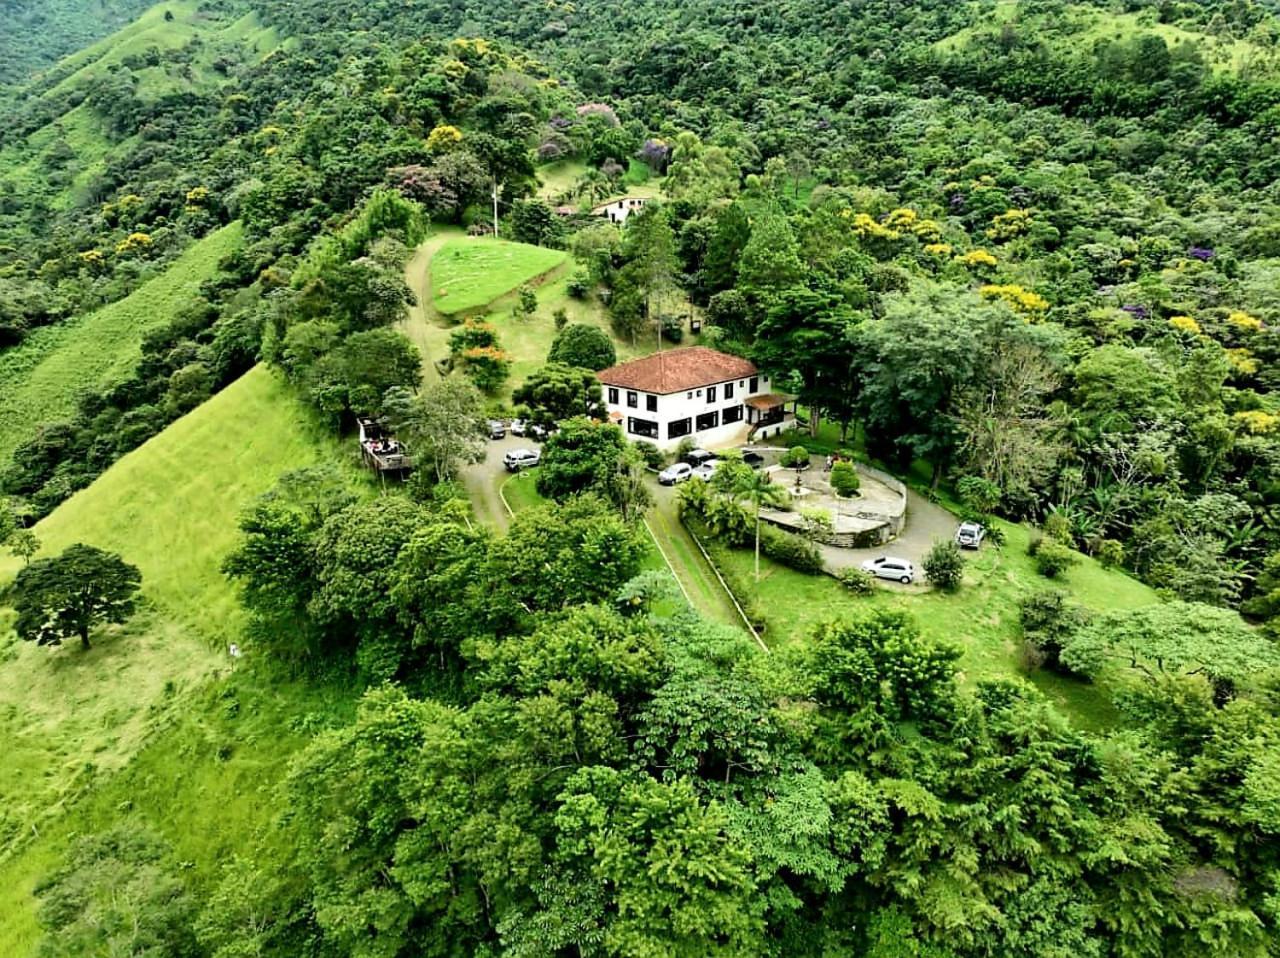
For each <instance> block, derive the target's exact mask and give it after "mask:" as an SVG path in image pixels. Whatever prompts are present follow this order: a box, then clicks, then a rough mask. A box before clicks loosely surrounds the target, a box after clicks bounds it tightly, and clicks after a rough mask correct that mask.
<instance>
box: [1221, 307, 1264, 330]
mask: <svg viewBox="0 0 1280 958" xmlns="http://www.w3.org/2000/svg"><path fill="white" fill-rule="evenodd" d="M1227 322H1228V323H1230V324H1231V325H1232V326H1234V327H1235V328H1236V329H1240V330H1243V331H1245V332H1247V333H1256V332H1258V330H1260V329H1262V320H1260V319H1258V318H1257V317H1256V316H1250V315H1249V314H1248V313H1245V312H1241V311H1240V310H1237V311H1236V312H1234V313H1231V314H1230V315H1228V316H1227Z"/></svg>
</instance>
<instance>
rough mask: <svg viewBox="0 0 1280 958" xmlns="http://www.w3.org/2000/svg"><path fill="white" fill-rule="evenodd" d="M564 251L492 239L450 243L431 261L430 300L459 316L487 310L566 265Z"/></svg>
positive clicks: (456, 240)
mask: <svg viewBox="0 0 1280 958" xmlns="http://www.w3.org/2000/svg"><path fill="white" fill-rule="evenodd" d="M567 257H568V254H567V253H565V252H564V251H563V250H557V249H546V248H545V247H542V246H529V245H528V244H526V243H510V242H507V241H506V240H499V239H492V238H489V237H468V238H463V239H455V240H449V241H448V242H446V243H445V244H444V245H443V246H442V247H441V248H440V250H439V251H438V252H437V253H436V254H435V256H434V257H433V258H432V260H431V299H432V305H433V306H434V307H435V308H436V310H437V311H439V312H440V313H443V314H445V315H449V316H452V315H457V314H459V313H464V312H467V311H470V310H476V309H481V308H483V307H486V306H488V305H489V304H490V303H492V302H493V301H494V300H495V299H498V298H499V297H501V296H504V295H506V294H507V293H509V292H511V291H512V290H514V289H516V288H517V287H519V286H521V285H522V284H524V283H528V282H531V281H533V280H535V279H537V278H538V277H539V276H542V275H543V274H544V273H546V272H549V271H550V270H553V269H555V268H556V267H557V266H560V265H561V264H562V263H564V261H565V259H566V258H567Z"/></svg>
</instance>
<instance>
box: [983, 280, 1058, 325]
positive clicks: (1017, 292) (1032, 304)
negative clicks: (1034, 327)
mask: <svg viewBox="0 0 1280 958" xmlns="http://www.w3.org/2000/svg"><path fill="white" fill-rule="evenodd" d="M978 295H980V296H981V297H982V298H983V299H987V300H999V301H1001V302H1003V303H1007V304H1008V305H1009V308H1010V309H1012V310H1013V311H1014V312H1015V313H1017V314H1018V315H1019V316H1021V317H1022V318H1023V319H1025V320H1027V321H1028V322H1031V321H1033V320H1038V319H1042V318H1043V317H1044V314H1045V313H1047V312H1048V311H1049V301H1048V300H1046V299H1045V298H1044V297H1043V296H1041V295H1039V294H1038V293H1033V292H1032V291H1031V290H1029V289H1023V288H1022V287H1021V286H1017V285H1014V284H1013V283H1006V284H1004V285H999V286H997V285H991V284H988V285H986V286H982V287H980V288H979V289H978Z"/></svg>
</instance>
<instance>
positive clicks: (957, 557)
mask: <svg viewBox="0 0 1280 958" xmlns="http://www.w3.org/2000/svg"><path fill="white" fill-rule="evenodd" d="M921 565H922V566H923V567H924V576H925V578H926V579H928V580H929V583H930V584H931V585H933V586H934V587H935V588H938V589H942V590H943V591H944V592H953V591H955V590H956V589H957V588H959V586H960V581H961V580H962V579H963V578H964V556H963V555H961V554H960V547H959V546H958V545H956V544H955V543H954V542H935V543H934V544H933V546H932V547H931V548H930V549H929V551H928V553H926V555H925V557H924V562H922V563H921Z"/></svg>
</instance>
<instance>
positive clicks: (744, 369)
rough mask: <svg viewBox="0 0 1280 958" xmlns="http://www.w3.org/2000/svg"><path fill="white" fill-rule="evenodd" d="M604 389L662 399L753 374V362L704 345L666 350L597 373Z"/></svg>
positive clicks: (754, 371)
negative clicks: (610, 388) (619, 388)
mask: <svg viewBox="0 0 1280 958" xmlns="http://www.w3.org/2000/svg"><path fill="white" fill-rule="evenodd" d="M596 375H597V376H598V377H599V378H600V381H601V382H602V383H604V384H605V385H606V386H619V387H621V388H623V389H638V390H640V391H642V392H647V393H657V394H658V395H659V396H665V395H668V394H670V393H678V392H686V391H688V390H690V389H701V388H702V387H703V386H714V385H715V384H716V383H723V382H728V381H729V380H731V379H746V378H747V377H748V376H754V375H756V367H755V363H752V362H750V361H749V360H746V359H743V358H742V357H740V356H730V355H729V354H728V353H721V352H717V351H716V350H714V349H708V348H707V347H706V346H686V347H685V348H684V349H667V350H664V351H662V352H658V353H654V354H653V355H652V356H645V357H644V358H643V359H633V360H632V361H631V362H629V363H619V364H618V365H617V366H610V367H609V368H608V369H602V370H601V371H600V372H598V373H596Z"/></svg>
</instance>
